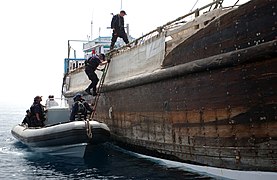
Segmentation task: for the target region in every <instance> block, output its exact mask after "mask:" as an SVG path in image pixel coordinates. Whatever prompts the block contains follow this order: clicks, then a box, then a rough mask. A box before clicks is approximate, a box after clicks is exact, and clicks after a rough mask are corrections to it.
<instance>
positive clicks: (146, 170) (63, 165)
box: [0, 104, 215, 180]
mask: <svg viewBox="0 0 277 180" xmlns="http://www.w3.org/2000/svg"><path fill="white" fill-rule="evenodd" d="M25 110H26V107H24V106H20V105H17V106H8V105H5V104H0V125H1V126H0V179H1V180H2V179H4V180H5V179H7V180H10V179H16V180H25V179H26V180H27V179H28V180H29V179H59V180H60V179H104V180H109V179H116V180H123V179H134V180H135V179H141V180H154V179H155V180H163V179H164V180H174V179H176V180H177V179H178V180H180V179H215V178H214V177H210V176H208V175H205V174H197V173H195V172H190V171H188V170H183V169H180V168H175V167H172V166H170V165H168V164H164V163H161V162H160V161H158V160H153V159H151V158H145V157H140V156H137V155H136V154H135V153H132V152H129V151H125V150H123V149H121V148H119V147H116V146H114V145H112V144H110V143H106V144H103V145H100V146H96V147H93V148H92V149H91V150H90V151H89V153H88V154H87V156H86V157H85V158H66V157H58V156H50V155H47V154H39V153H36V152H33V151H32V150H30V149H29V148H28V147H27V146H25V145H23V144H21V143H20V142H19V141H17V140H16V139H14V138H13V136H12V135H11V132H10V130H11V129H12V127H13V126H14V125H16V124H18V123H21V121H22V119H23V118H24V116H25Z"/></svg>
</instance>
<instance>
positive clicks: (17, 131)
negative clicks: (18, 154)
mask: <svg viewBox="0 0 277 180" xmlns="http://www.w3.org/2000/svg"><path fill="white" fill-rule="evenodd" d="M69 115H70V111H69V108H68V107H60V106H57V107H51V108H49V109H48V110H47V118H46V121H45V126H44V127H28V126H26V125H25V124H18V125H16V126H14V127H13V129H12V130H11V133H12V135H13V136H14V137H15V138H16V139H18V140H19V141H21V142H22V143H23V144H25V145H27V146H29V147H30V148H31V149H34V150H35V151H37V152H43V153H48V154H51V155H62V156H71V157H83V156H84V155H85V152H86V147H87V146H89V145H97V144H101V143H104V142H106V141H108V139H109V137H110V130H109V128H108V127H107V125H106V124H104V123H101V122H98V121H94V120H92V121H89V120H83V121H71V122H70V121H69Z"/></svg>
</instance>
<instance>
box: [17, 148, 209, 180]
mask: <svg viewBox="0 0 277 180" xmlns="http://www.w3.org/2000/svg"><path fill="white" fill-rule="evenodd" d="M14 145H15V146H16V148H18V149H25V150H26V154H25V156H24V159H25V163H24V166H25V170H24V171H21V173H22V174H23V176H24V177H30V176H31V177H36V178H38V179H40V178H41V179H44V178H47V179H167V180H168V179H169V180H171V179H172V180H173V179H212V178H211V177H208V176H203V175H198V174H195V173H191V172H187V171H183V170H179V169H175V168H167V167H166V166H164V165H160V164H158V163H155V162H152V161H148V160H146V159H144V158H138V157H135V156H131V155H130V153H124V152H122V151H120V150H118V149H117V148H116V147H114V146H113V145H111V144H105V145H98V146H90V147H89V149H88V151H87V153H86V156H85V158H84V159H83V158H68V157H59V156H50V155H46V154H40V153H35V152H31V151H30V149H28V148H27V147H26V146H24V145H22V144H21V143H15V144H14ZM22 174H21V177H22Z"/></svg>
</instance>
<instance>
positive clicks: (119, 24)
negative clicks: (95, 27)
mask: <svg viewBox="0 0 277 180" xmlns="http://www.w3.org/2000/svg"><path fill="white" fill-rule="evenodd" d="M111 28H112V29H115V30H116V31H118V30H123V31H124V18H123V17H122V16H120V15H119V14H117V15H114V16H113V18H112V22H111Z"/></svg>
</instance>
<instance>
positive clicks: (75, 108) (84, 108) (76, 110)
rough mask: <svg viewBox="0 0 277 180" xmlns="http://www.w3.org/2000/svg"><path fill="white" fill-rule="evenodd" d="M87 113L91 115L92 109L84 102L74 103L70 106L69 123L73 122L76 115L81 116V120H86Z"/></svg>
mask: <svg viewBox="0 0 277 180" xmlns="http://www.w3.org/2000/svg"><path fill="white" fill-rule="evenodd" d="M88 111H89V112H90V113H91V112H92V109H91V107H90V106H89V104H88V103H87V102H86V101H80V100H78V101H75V102H74V104H73V105H72V110H71V114H70V121H74V120H75V119H76V115H78V114H79V115H82V116H83V118H84V119H83V120H85V119H86V116H87V114H88Z"/></svg>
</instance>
